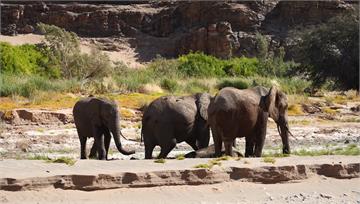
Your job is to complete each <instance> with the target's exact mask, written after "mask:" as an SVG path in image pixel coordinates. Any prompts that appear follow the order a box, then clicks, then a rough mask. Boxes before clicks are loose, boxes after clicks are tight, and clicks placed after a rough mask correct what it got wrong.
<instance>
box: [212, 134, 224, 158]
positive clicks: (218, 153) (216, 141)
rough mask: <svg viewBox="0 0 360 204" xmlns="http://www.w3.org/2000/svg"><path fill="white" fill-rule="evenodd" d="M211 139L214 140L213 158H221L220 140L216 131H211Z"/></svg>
mask: <svg viewBox="0 0 360 204" xmlns="http://www.w3.org/2000/svg"><path fill="white" fill-rule="evenodd" d="M212 133H213V139H214V147H215V155H214V156H215V157H220V156H221V149H222V138H221V135H220V134H219V132H218V131H216V130H212Z"/></svg>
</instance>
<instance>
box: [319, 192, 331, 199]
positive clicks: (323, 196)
mask: <svg viewBox="0 0 360 204" xmlns="http://www.w3.org/2000/svg"><path fill="white" fill-rule="evenodd" d="M320 196H321V197H322V198H327V199H330V198H332V196H331V195H326V194H323V193H320Z"/></svg>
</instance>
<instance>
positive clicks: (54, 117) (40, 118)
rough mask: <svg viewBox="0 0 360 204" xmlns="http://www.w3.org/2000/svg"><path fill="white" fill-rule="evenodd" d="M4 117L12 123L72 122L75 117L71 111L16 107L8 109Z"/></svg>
mask: <svg viewBox="0 0 360 204" xmlns="http://www.w3.org/2000/svg"><path fill="white" fill-rule="evenodd" d="M2 119H3V120H4V121H6V122H8V123H11V124H28V123H36V124H49V123H59V122H60V123H64V124H66V123H71V122H73V117H72V114H71V113H70V112H62V111H44V110H31V109H15V110H12V111H7V112H5V114H4V115H3V116H2Z"/></svg>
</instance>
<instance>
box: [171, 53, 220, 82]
mask: <svg viewBox="0 0 360 204" xmlns="http://www.w3.org/2000/svg"><path fill="white" fill-rule="evenodd" d="M178 60H179V63H180V65H179V67H178V69H179V71H180V72H181V73H183V74H184V75H185V76H187V77H211V76H224V74H225V73H224V70H223V62H222V60H220V59H217V58H216V57H213V56H209V55H205V54H203V53H198V52H197V53H190V54H187V55H182V56H180V57H179V59H178Z"/></svg>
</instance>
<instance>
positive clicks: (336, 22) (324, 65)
mask: <svg viewBox="0 0 360 204" xmlns="http://www.w3.org/2000/svg"><path fill="white" fill-rule="evenodd" d="M295 35H299V39H301V41H300V42H299V43H298V45H297V48H296V53H297V60H298V61H299V62H301V63H302V66H301V67H299V69H298V71H299V72H302V73H305V74H306V75H308V76H309V78H310V79H312V80H313V85H314V86H315V87H320V86H321V85H322V84H324V83H326V82H327V81H328V80H333V81H334V82H335V83H334V85H335V86H336V88H343V89H359V87H358V85H359V13H358V11H355V12H349V13H348V14H346V15H339V16H336V17H333V18H332V19H330V20H329V21H328V22H326V23H324V24H322V25H320V26H317V27H315V28H309V29H306V30H304V31H303V32H300V33H297V34H295Z"/></svg>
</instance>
